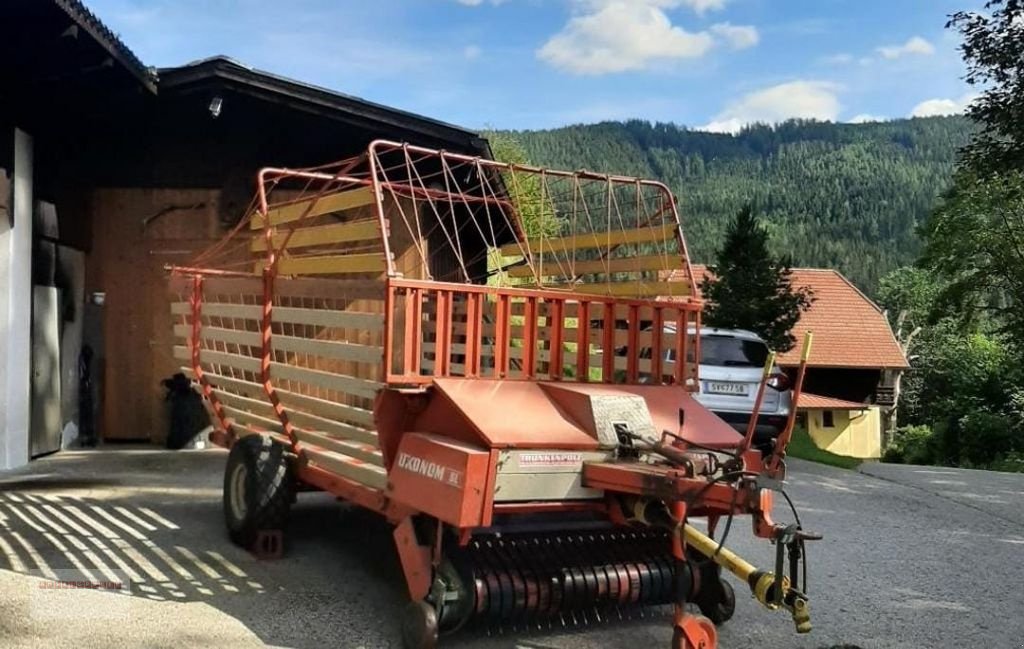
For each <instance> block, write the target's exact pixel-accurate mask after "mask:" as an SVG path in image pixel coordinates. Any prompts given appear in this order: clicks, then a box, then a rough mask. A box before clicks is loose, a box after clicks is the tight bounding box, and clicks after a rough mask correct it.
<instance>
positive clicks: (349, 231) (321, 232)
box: [249, 219, 380, 252]
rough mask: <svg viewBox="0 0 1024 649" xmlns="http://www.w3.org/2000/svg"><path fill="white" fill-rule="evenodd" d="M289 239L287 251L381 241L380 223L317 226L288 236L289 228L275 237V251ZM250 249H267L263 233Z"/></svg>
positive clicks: (256, 236)
mask: <svg viewBox="0 0 1024 649" xmlns="http://www.w3.org/2000/svg"><path fill="white" fill-rule="evenodd" d="M285 239H288V246H287V249H288V250H291V249H292V248H307V247H309V246H321V245H326V244H330V243H349V242H352V241H372V240H379V239H380V221H378V220H377V219H360V220H359V221H350V222H348V223H332V224H330V225H316V226H311V227H308V228H296V229H295V231H294V232H292V233H291V236H290V237H289V236H288V230H287V228H285V229H283V230H280V231H278V232H275V233H274V235H273V241H274V249H275V250H277V249H278V248H280V247H281V244H283V243H284V240H285ZM249 249H250V250H252V251H253V252H261V251H264V250H266V249H267V239H266V237H264V236H263V234H262V233H259V234H254V235H253V237H252V244H250V246H249Z"/></svg>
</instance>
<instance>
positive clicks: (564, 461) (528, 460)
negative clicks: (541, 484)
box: [519, 452, 583, 469]
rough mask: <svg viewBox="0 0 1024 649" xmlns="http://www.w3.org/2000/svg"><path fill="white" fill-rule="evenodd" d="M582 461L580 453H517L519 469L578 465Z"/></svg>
mask: <svg viewBox="0 0 1024 649" xmlns="http://www.w3.org/2000/svg"><path fill="white" fill-rule="evenodd" d="M582 463H583V454H582V453H564V452H554V453H522V454H520V455H519V468H521V469H529V468H533V467H539V466H545V467H550V466H562V467H579V466H580V465H581V464H582Z"/></svg>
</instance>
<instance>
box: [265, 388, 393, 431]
mask: <svg viewBox="0 0 1024 649" xmlns="http://www.w3.org/2000/svg"><path fill="white" fill-rule="evenodd" d="M277 396H278V398H280V399H281V403H282V404H284V406H285V408H286V409H287V410H288V411H289V412H294V411H295V410H305V411H308V412H310V413H313V414H315V415H318V416H320V417H326V418H329V419H335V420H339V421H344V422H350V423H352V424H356V425H357V426H358V427H362V428H364V429H366V430H367V431H368V432H372V429H373V412H372V411H370V410H367V409H365V408H357V407H356V406H350V405H346V404H343V403H336V402H334V401H327V400H326V399H318V398H317V397H311V396H308V395H304V394H297V393H295V392H290V391H288V390H281V389H278V390H277Z"/></svg>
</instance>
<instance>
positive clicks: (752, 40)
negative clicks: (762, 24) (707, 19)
mask: <svg viewBox="0 0 1024 649" xmlns="http://www.w3.org/2000/svg"><path fill="white" fill-rule="evenodd" d="M711 32H712V33H713V34H716V35H718V36H721V37H722V38H724V39H725V41H726V42H727V43H729V45H730V46H731V47H732V48H733V49H734V50H745V49H747V48H748V47H753V46H755V45H757V43H758V42H759V41H760V40H761V35H760V34H758V33H757V28H756V27H754V26H752V25H733V24H731V23H718V24H717V25H712V26H711Z"/></svg>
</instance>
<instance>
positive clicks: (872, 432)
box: [807, 406, 882, 459]
mask: <svg viewBox="0 0 1024 649" xmlns="http://www.w3.org/2000/svg"><path fill="white" fill-rule="evenodd" d="M826 412H831V413H832V426H830V427H829V426H825V417H826V415H825V413H826ZM807 415H808V416H807V432H808V433H809V434H810V436H811V439H812V440H813V441H814V443H815V445H816V446H817V447H818V448H820V449H822V450H825V451H829V452H830V453H835V454H836V455H845V456H847V457H859V458H865V459H869V458H878V457H880V456H881V455H882V416H881V412H880V410H879V408H878V406H865V407H864V409H863V410H829V411H826V410H810V411H808V413H807Z"/></svg>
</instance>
